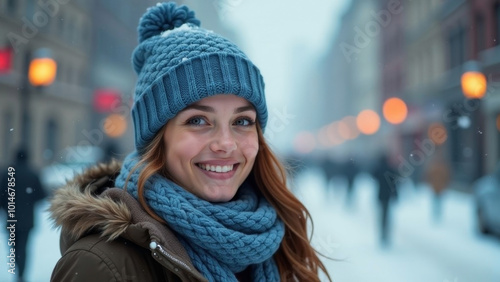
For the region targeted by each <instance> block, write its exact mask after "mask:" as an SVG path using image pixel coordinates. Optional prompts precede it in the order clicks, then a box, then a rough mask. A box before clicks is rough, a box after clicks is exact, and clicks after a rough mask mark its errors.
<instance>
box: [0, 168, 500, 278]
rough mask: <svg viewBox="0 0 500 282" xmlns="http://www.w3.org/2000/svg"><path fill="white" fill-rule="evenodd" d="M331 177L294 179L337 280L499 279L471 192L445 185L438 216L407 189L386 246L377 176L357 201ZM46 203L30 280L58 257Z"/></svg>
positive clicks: (361, 188) (361, 183) (496, 251)
mask: <svg viewBox="0 0 500 282" xmlns="http://www.w3.org/2000/svg"><path fill="white" fill-rule="evenodd" d="M331 184H333V185H330V188H331V189H330V190H328V191H327V190H326V189H325V186H326V183H325V180H324V179H323V178H322V175H321V174H320V173H319V172H317V171H315V170H309V171H306V172H305V173H304V174H302V175H300V176H299V177H298V178H297V179H296V182H295V185H294V186H295V187H297V188H296V193H297V195H299V197H300V198H301V199H302V200H303V201H304V203H305V204H306V206H307V207H308V208H309V210H310V212H311V214H312V216H313V219H314V227H315V232H314V239H313V242H314V245H315V247H316V248H317V249H318V250H319V251H320V252H321V253H323V254H324V255H326V256H329V257H332V258H334V259H336V260H334V261H331V260H326V259H325V260H324V261H325V263H326V266H327V268H328V269H329V271H330V274H331V275H332V278H333V279H334V281H340V282H342V281H383V282H392V281H394V282H396V281H397V282H401V281H405V282H412V281H415V282H417V281H418V282H421V281H436V282H446V281H448V282H466V281H471V282H483V281H484V282H489V281H492V282H495V281H500V240H499V239H496V238H493V237H489V236H487V237H485V236H482V235H480V234H479V233H478V232H477V231H476V228H475V218H474V205H473V201H472V198H471V196H470V195H465V194H461V193H459V192H454V191H447V192H446V195H445V198H444V199H443V200H444V202H443V217H442V220H441V222H440V223H436V222H434V221H433V220H432V216H431V200H432V198H431V196H432V195H431V193H430V191H429V190H428V189H427V188H426V187H425V186H420V187H418V189H415V188H414V187H406V188H404V189H402V190H401V191H400V196H399V198H398V201H397V202H396V204H395V205H394V206H393V208H394V209H393V214H392V226H393V228H392V244H391V246H390V247H388V248H382V247H380V246H379V244H378V242H379V240H378V228H377V222H378V219H377V216H378V210H377V205H376V204H377V202H376V201H375V197H374V186H373V183H372V181H371V178H369V177H368V176H367V175H360V176H358V178H357V179H356V187H355V190H354V193H355V194H354V198H353V203H352V205H351V206H347V205H346V204H345V201H344V200H345V194H344V187H343V182H342V181H338V182H334V183H331ZM333 187H335V188H333ZM46 208H47V202H44V203H43V204H41V205H39V206H38V207H37V210H38V212H37V219H38V221H37V227H36V229H34V231H33V233H32V237H31V242H30V244H29V249H30V250H31V251H32V255H31V256H30V258H29V260H28V262H27V264H28V265H27V277H26V278H27V281H48V280H49V279H50V274H51V272H52V269H53V267H54V265H55V263H56V261H57V260H58V259H59V257H60V254H59V232H58V231H57V230H54V229H52V228H51V226H50V222H49V221H48V219H47V213H46V212H45V211H44V210H45V209H46ZM0 240H2V241H3V242H5V243H4V244H0V252H2V254H5V255H2V256H1V259H0V263H1V264H2V266H3V270H2V272H1V273H0V281H14V277H13V276H12V275H11V274H9V273H8V272H7V258H6V254H7V252H6V245H7V244H6V242H7V241H6V232H2V233H0Z"/></svg>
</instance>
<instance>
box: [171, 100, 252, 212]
mask: <svg viewBox="0 0 500 282" xmlns="http://www.w3.org/2000/svg"><path fill="white" fill-rule="evenodd" d="M256 117H257V114H256V112H255V110H254V108H253V106H252V105H251V104H250V103H249V102H248V101H247V100H245V99H244V98H241V97H238V96H235V95H216V96H212V97H208V98H204V99H202V100H200V101H198V102H196V103H194V104H192V105H190V106H188V107H187V108H185V109H184V110H182V111H181V112H179V113H178V114H177V115H176V116H175V117H174V118H173V119H171V120H170V121H168V123H167V126H166V129H165V133H164V135H163V142H165V148H166V168H167V172H168V173H169V175H170V176H171V177H172V178H173V179H172V180H173V181H174V182H176V183H177V184H178V185H180V186H181V187H183V188H184V189H186V190H187V191H189V192H191V193H193V194H194V195H196V196H198V197H200V198H202V199H204V200H206V201H210V202H227V201H229V200H231V199H232V198H233V196H234V195H235V194H236V191H237V190H238V188H239V187H240V185H241V184H242V183H243V181H244V180H245V179H246V178H247V176H248V174H249V173H250V171H251V170H252V167H253V164H254V162H255V157H256V156H257V152H258V150H259V143H258V137H257V128H256V124H255V121H256Z"/></svg>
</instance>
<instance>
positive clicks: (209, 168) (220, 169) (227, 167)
mask: <svg viewBox="0 0 500 282" xmlns="http://www.w3.org/2000/svg"><path fill="white" fill-rule="evenodd" d="M198 166H199V167H200V168H201V169H204V170H206V171H213V172H228V171H231V170H233V167H234V165H225V166H220V165H217V166H214V165H206V164H198Z"/></svg>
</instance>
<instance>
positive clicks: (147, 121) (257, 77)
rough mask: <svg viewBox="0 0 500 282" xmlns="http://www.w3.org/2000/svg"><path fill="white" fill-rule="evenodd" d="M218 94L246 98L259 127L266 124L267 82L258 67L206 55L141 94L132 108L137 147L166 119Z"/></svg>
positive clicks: (224, 56)
mask: <svg viewBox="0 0 500 282" xmlns="http://www.w3.org/2000/svg"><path fill="white" fill-rule="evenodd" d="M137 94H139V93H136V95H137ZM217 94H234V95H237V96H239V97H242V98H245V99H247V100H248V101H250V102H251V103H252V105H253V106H254V107H255V110H256V111H257V117H258V121H259V124H260V126H261V127H262V128H264V127H265V126H266V123H267V106H266V101H265V99H264V97H265V96H264V81H263V79H262V76H261V74H260V71H259V70H258V68H257V67H255V66H254V65H253V63H252V62H250V61H249V60H248V59H247V58H243V57H240V56H235V55H232V54H225V53H215V54H204V55H201V56H199V57H195V58H191V59H186V60H184V61H183V62H182V63H180V64H179V65H178V66H176V67H175V68H173V69H171V70H170V71H169V72H167V73H165V74H164V75H163V76H161V77H159V78H158V79H156V80H155V81H154V82H153V83H152V84H151V85H150V86H149V87H148V88H147V89H145V91H144V93H141V94H139V97H138V99H137V100H136V101H135V104H134V107H133V108H132V117H133V122H134V127H135V129H136V130H135V140H136V147H137V149H138V150H139V151H141V150H142V149H144V147H145V146H146V145H147V144H149V142H150V141H151V140H152V139H153V138H154V136H155V134H156V133H157V132H158V130H160V129H161V127H162V126H163V125H165V123H166V121H168V120H170V119H172V118H173V117H174V116H175V115H176V114H177V113H178V112H180V111H181V110H182V109H184V108H185V107H187V106H188V105H190V104H192V103H194V102H196V101H199V100H201V99H203V98H206V97H210V96H214V95H217Z"/></svg>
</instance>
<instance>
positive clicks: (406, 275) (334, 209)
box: [296, 171, 500, 282]
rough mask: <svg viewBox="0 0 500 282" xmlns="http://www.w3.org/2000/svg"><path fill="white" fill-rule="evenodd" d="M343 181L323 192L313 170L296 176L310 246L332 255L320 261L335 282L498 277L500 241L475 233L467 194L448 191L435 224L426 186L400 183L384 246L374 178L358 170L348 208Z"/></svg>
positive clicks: (453, 281) (462, 281) (452, 280)
mask: <svg viewBox="0 0 500 282" xmlns="http://www.w3.org/2000/svg"><path fill="white" fill-rule="evenodd" d="M332 182H334V181H332ZM334 184H337V185H336V188H333V187H332V186H335V185H334ZM343 184H344V183H342V181H338V183H336V182H334V183H333V184H332V183H330V186H329V187H330V188H331V189H330V190H329V191H328V192H326V191H325V189H324V187H325V185H326V183H325V180H324V179H323V178H322V176H321V174H319V173H318V172H316V171H308V172H306V173H304V174H303V175H301V176H300V177H299V178H298V179H297V180H296V187H300V189H298V190H297V191H298V192H297V194H298V195H299V197H300V198H301V199H302V200H303V201H304V202H305V204H306V206H307V208H308V209H309V211H310V212H311V215H312V217H313V220H314V226H315V232H314V239H313V242H314V245H315V246H316V247H317V249H318V250H319V251H320V252H322V253H323V254H325V255H327V256H329V257H332V258H334V259H338V260H337V261H331V260H326V259H325V260H324V262H326V266H327V268H328V269H329V271H330V274H331V276H332V278H333V279H334V281H384V282H393V281H394V282H401V281H405V282H412V281H415V282H417V281H418V282H421V281H436V282H466V281H474V282H476V281H478V282H479V281H481V282H482V281H484V282H487V281H492V282H494V281H500V267H499V266H500V240H499V239H497V238H492V237H488V236H486V237H485V236H482V235H480V234H479V233H478V232H477V229H476V228H475V227H476V226H475V224H476V223H475V218H474V202H473V199H472V197H471V196H470V195H465V194H462V193H459V192H455V191H447V192H446V194H445V197H444V199H443V217H442V220H441V222H440V223H436V222H435V221H433V219H432V214H431V204H432V202H431V200H432V194H431V192H430V190H429V189H428V188H427V187H425V186H421V187H418V188H419V189H415V188H414V187H404V188H403V189H401V191H400V195H399V198H398V201H397V202H396V203H395V205H394V206H393V210H392V211H393V214H392V218H391V219H392V244H391V246H390V247H389V248H383V247H381V246H380V245H379V240H378V238H379V237H378V209H377V202H376V196H375V194H374V193H375V189H374V184H373V183H372V179H371V178H370V177H369V176H368V175H360V176H358V178H357V179H356V188H355V189H356V190H355V191H354V193H355V194H354V197H353V199H354V200H353V203H352V206H350V207H349V206H347V205H346V204H345V201H344V200H345V193H344V189H343V188H344V187H343ZM339 188H340V189H339Z"/></svg>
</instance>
